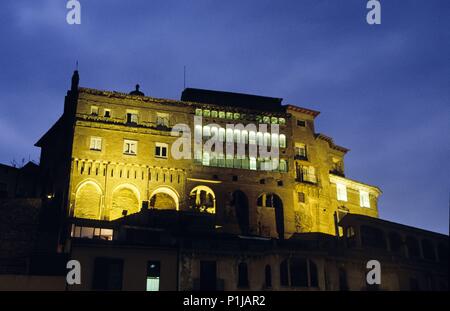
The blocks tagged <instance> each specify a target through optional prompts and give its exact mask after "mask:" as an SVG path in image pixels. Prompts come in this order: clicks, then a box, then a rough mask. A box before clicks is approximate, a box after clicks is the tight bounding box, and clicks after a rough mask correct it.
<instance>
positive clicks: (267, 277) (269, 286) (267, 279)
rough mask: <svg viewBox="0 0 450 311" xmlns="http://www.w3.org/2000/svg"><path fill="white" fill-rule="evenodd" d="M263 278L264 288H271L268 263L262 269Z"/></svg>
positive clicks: (270, 274)
mask: <svg viewBox="0 0 450 311" xmlns="http://www.w3.org/2000/svg"><path fill="white" fill-rule="evenodd" d="M264 280H265V284H264V286H265V287H266V288H271V287H272V268H271V267H270V265H266V267H265V269H264Z"/></svg>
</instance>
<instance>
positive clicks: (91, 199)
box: [73, 181, 102, 219]
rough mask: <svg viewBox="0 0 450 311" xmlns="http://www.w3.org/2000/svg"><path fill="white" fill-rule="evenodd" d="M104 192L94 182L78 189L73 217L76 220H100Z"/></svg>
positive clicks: (84, 184)
mask: <svg viewBox="0 0 450 311" xmlns="http://www.w3.org/2000/svg"><path fill="white" fill-rule="evenodd" d="M101 200H102V190H101V188H100V186H99V185H97V183H95V182H93V181H87V182H84V183H83V184H82V185H80V186H79V187H78V190H77V192H76V195H75V209H74V213H73V216H74V217H76V218H87V219H99V218H100V214H101V213H100V205H101Z"/></svg>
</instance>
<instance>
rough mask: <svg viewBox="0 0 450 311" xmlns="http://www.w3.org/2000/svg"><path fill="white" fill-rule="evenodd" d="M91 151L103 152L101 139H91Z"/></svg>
mask: <svg viewBox="0 0 450 311" xmlns="http://www.w3.org/2000/svg"><path fill="white" fill-rule="evenodd" d="M90 149H91V150H96V151H101V150H102V139H101V137H91V143H90Z"/></svg>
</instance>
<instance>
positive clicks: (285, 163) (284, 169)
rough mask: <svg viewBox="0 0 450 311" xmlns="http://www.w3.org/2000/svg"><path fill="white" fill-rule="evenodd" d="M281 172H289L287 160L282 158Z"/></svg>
mask: <svg viewBox="0 0 450 311" xmlns="http://www.w3.org/2000/svg"><path fill="white" fill-rule="evenodd" d="M280 172H287V162H286V160H280Z"/></svg>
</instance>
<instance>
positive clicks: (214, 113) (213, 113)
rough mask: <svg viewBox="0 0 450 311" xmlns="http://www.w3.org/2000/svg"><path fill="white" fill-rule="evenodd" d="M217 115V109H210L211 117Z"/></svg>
mask: <svg viewBox="0 0 450 311" xmlns="http://www.w3.org/2000/svg"><path fill="white" fill-rule="evenodd" d="M217 116H218V112H217V110H212V111H211V118H217Z"/></svg>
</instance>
